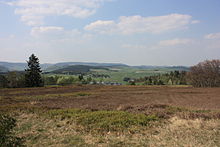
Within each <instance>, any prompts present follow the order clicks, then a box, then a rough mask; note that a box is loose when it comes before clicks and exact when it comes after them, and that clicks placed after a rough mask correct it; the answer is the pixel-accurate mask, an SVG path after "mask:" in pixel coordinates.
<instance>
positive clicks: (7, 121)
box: [0, 114, 24, 147]
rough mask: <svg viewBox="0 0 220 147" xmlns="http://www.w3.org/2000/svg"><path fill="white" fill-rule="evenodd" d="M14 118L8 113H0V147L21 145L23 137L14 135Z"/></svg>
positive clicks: (18, 146)
mask: <svg viewBox="0 0 220 147" xmlns="http://www.w3.org/2000/svg"><path fill="white" fill-rule="evenodd" d="M15 126H16V120H15V119H14V118H12V117H10V116H8V115H3V114H0V147H21V146H24V145H23V139H22V138H19V137H16V136H15V134H14V132H13V129H14V127H15Z"/></svg>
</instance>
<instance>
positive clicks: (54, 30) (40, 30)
mask: <svg viewBox="0 0 220 147" xmlns="http://www.w3.org/2000/svg"><path fill="white" fill-rule="evenodd" d="M30 35H31V36H32V37H34V39H38V41H40V42H45V43H51V42H53V43H54V42H55V43H65V42H66V43H71V42H72V43H83V42H86V41H88V40H90V39H91V38H92V36H91V34H85V33H82V32H80V31H78V30H76V29H73V30H65V29H64V28H63V27H57V26H45V27H33V28H32V30H31V32H30Z"/></svg>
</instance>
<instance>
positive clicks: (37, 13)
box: [0, 0, 220, 66]
mask: <svg viewBox="0 0 220 147" xmlns="http://www.w3.org/2000/svg"><path fill="white" fill-rule="evenodd" d="M219 6H220V1H219V0H47V1H45V0H0V20H1V23H0V51H1V54H0V61H10V62H25V60H27V58H28V57H29V55H30V54H31V53H35V54H36V55H37V56H38V57H39V59H40V61H41V63H56V62H64V61H81V62H114V63H116V62H117V63H118V62H120V63H126V64H129V65H188V66H189V65H194V64H197V63H198V62H200V61H203V60H206V59H219V58H220V17H219V12H220V7H219Z"/></svg>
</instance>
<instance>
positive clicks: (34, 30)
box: [31, 26, 64, 37]
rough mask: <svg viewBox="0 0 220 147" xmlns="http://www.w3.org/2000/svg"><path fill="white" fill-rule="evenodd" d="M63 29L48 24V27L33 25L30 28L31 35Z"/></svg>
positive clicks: (60, 31)
mask: <svg viewBox="0 0 220 147" xmlns="http://www.w3.org/2000/svg"><path fill="white" fill-rule="evenodd" d="M63 31H64V29H63V28H62V27H55V26H48V27H34V28H32V30H31V35H32V36H35V37H37V36H41V35H46V34H50V35H51V33H62V32H63Z"/></svg>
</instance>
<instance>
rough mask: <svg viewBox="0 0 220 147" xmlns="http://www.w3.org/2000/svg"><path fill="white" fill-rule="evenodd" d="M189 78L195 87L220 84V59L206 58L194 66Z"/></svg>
mask: <svg viewBox="0 0 220 147" xmlns="http://www.w3.org/2000/svg"><path fill="white" fill-rule="evenodd" d="M188 79H189V81H190V83H191V84H192V85H193V86H195V87H218V86H220V60H206V61H204V62H201V63H199V64H197V65H195V66H192V67H191V69H190V72H189V73H188Z"/></svg>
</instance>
